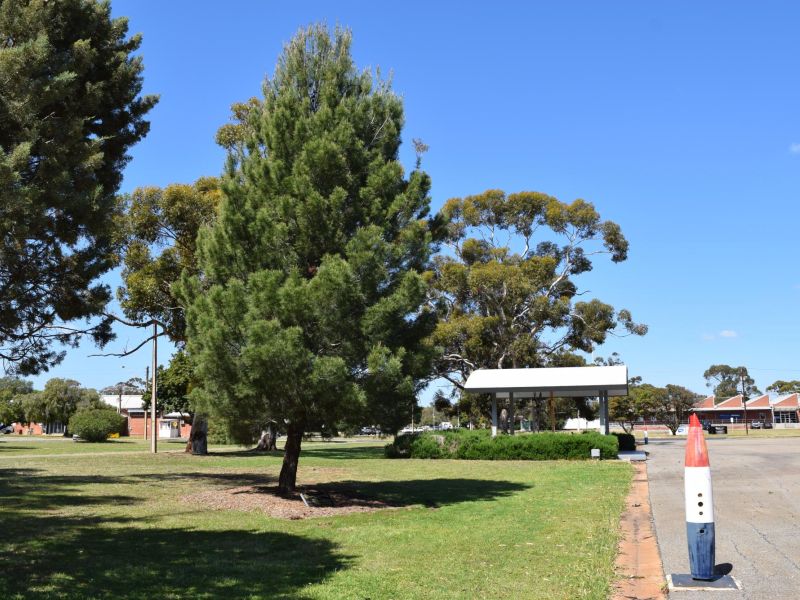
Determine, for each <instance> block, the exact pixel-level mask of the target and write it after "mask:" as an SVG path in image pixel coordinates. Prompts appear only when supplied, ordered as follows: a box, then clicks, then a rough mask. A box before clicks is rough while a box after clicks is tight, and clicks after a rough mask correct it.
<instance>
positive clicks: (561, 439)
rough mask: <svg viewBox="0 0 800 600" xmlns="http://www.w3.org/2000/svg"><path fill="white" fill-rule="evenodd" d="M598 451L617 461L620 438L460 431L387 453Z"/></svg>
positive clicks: (527, 456) (524, 456) (418, 438)
mask: <svg viewBox="0 0 800 600" xmlns="http://www.w3.org/2000/svg"><path fill="white" fill-rule="evenodd" d="M592 448H599V450H600V457H601V458H617V452H618V449H619V445H618V441H617V438H616V437H615V436H613V435H608V436H606V435H601V434H599V433H597V432H594V431H592V432H584V433H583V434H572V433H552V432H543V433H536V434H520V435H513V436H511V435H498V436H497V437H495V438H492V437H491V434H490V432H489V431H488V430H485V429H484V430H477V431H469V430H457V431H442V432H424V433H414V434H406V435H401V436H398V437H397V438H395V441H394V442H393V443H391V444H387V445H386V447H385V449H384V452H385V455H386V456H387V457H388V458H459V459H464V460H558V459H568V460H582V459H588V458H591V450H592Z"/></svg>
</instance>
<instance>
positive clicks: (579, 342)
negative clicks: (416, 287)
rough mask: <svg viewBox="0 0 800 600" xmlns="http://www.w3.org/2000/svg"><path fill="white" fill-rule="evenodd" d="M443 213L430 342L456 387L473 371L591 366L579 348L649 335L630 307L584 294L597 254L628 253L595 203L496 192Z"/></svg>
mask: <svg viewBox="0 0 800 600" xmlns="http://www.w3.org/2000/svg"><path fill="white" fill-rule="evenodd" d="M442 213H443V217H444V219H446V222H447V229H446V232H447V233H446V246H447V251H445V252H443V253H442V254H441V255H439V256H437V257H436V259H435V261H434V269H433V271H432V272H431V273H430V274H429V281H430V284H431V288H432V293H433V302H434V305H435V307H436V310H437V312H438V313H439V314H440V316H441V320H440V321H439V323H438V325H437V327H436V330H435V332H434V334H433V336H432V338H431V339H432V343H433V344H435V345H437V346H438V347H440V348H442V349H443V352H442V354H441V358H440V360H439V361H438V364H437V371H438V374H439V375H440V376H441V377H443V378H445V379H447V380H448V381H450V382H451V383H452V384H453V385H455V386H456V388H457V389H463V385H464V383H465V381H466V379H467V377H468V376H469V374H470V373H471V372H472V371H473V370H474V369H478V368H492V369H505V368H515V367H546V366H574V365H580V364H585V361H584V360H583V358H582V357H580V356H579V355H576V354H575V352H576V351H583V352H587V353H589V352H592V351H593V350H594V349H595V348H596V347H597V346H598V345H600V344H602V343H603V342H605V341H606V338H607V336H608V335H610V334H613V335H631V334H633V335H644V334H645V333H646V332H647V327H646V326H645V325H642V324H638V323H635V322H634V320H633V318H632V316H631V313H630V312H629V311H628V310H626V309H621V310H617V309H615V308H614V307H613V306H611V305H609V304H606V303H604V302H602V301H600V300H598V299H586V300H584V299H582V297H583V295H584V293H585V292H584V291H581V289H580V288H579V287H578V282H577V278H578V276H580V275H581V274H583V273H586V272H588V271H590V270H591V269H592V266H593V263H592V261H593V260H594V259H596V257H598V256H600V255H607V256H608V257H609V258H610V259H611V261H612V262H614V263H618V262H621V261H624V260H625V259H626V258H627V255H628V242H627V240H626V239H625V237H624V236H623V234H622V231H621V229H620V227H619V226H618V225H617V224H616V223H614V222H612V221H603V220H602V219H601V218H600V215H599V214H598V212H597V210H596V209H595V208H594V206H593V205H592V204H590V203H588V202H586V201H584V200H575V201H574V202H571V203H569V204H568V203H565V202H561V201H559V200H558V199H556V198H554V197H552V196H548V195H546V194H543V193H540V192H519V193H514V194H506V193H505V192H503V191H500V190H489V191H486V192H484V193H482V194H479V195H476V196H468V197H465V198H454V199H451V200H449V201H448V202H447V203H446V204H445V206H444V208H443V211H442ZM512 409H513V407H512ZM550 412H551V413H552V412H553V411H552V410H551V411H550ZM551 420H552V419H551Z"/></svg>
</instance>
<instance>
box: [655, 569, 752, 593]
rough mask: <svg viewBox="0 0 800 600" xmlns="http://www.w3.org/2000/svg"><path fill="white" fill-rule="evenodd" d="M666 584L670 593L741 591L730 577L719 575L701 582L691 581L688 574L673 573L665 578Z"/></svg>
mask: <svg viewBox="0 0 800 600" xmlns="http://www.w3.org/2000/svg"><path fill="white" fill-rule="evenodd" d="M667 583H668V584H669V591H671V592H680V591H687V592H715V591H719V592H724V591H730V590H734V591H735V590H740V589H742V588H741V586H740V585H739V582H738V581H736V580H735V579H734V578H733V577H731V576H730V575H720V576H719V577H718V578H716V579H712V580H710V581H703V580H702V579H693V578H692V576H691V575H690V574H688V573H686V574H675V573H673V574H671V575H669V576H668V577H667Z"/></svg>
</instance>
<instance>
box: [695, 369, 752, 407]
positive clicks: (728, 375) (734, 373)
mask: <svg viewBox="0 0 800 600" xmlns="http://www.w3.org/2000/svg"><path fill="white" fill-rule="evenodd" d="M703 378H704V379H705V380H706V386H707V387H713V388H714V395H715V396H716V399H717V402H719V401H722V400H725V399H726V398H730V397H731V396H738V395H739V394H742V393H743V395H744V399H745V400H748V399H749V398H751V397H753V396H758V395H759V394H761V392H760V391H759V389H758V387H756V382H755V380H754V379H753V378H752V377H750V374H749V373H748V372H747V367H732V366H730V365H711V366H710V367H708V369H706V370H705V372H704V373H703Z"/></svg>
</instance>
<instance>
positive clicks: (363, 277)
mask: <svg viewBox="0 0 800 600" xmlns="http://www.w3.org/2000/svg"><path fill="white" fill-rule="evenodd" d="M350 46H351V35H350V33H349V32H348V31H343V30H340V29H337V30H336V31H335V32H333V33H331V32H329V31H328V30H327V29H326V28H325V27H322V26H312V27H310V28H308V29H304V30H301V31H300V32H299V33H298V34H297V35H296V36H295V37H294V38H293V39H292V40H291V42H289V43H288V44H287V45H286V46H285V48H284V51H283V54H282V55H281V57H280V59H279V60H278V64H277V66H276V69H275V72H274V75H273V76H272V77H271V78H269V79H268V80H267V81H266V82H265V84H264V88H263V92H264V97H263V100H252V101H250V102H249V103H247V104H240V105H236V106H235V107H234V119H235V120H236V124H235V125H230V126H227V127H225V128H223V129H222V130H221V131H220V134H219V138H218V139H220V141H222V142H223V143H225V142H226V140H231V139H232V140H234V141H233V142H230V143H228V144H227V145H228V148H229V157H228V163H227V169H226V175H225V178H224V181H223V186H222V188H223V193H224V198H223V201H222V205H221V207H220V214H219V219H218V221H217V222H216V224H215V225H214V226H212V227H210V228H207V229H205V230H202V231H201V233H200V236H199V238H198V265H199V269H200V274H199V275H198V276H195V277H189V276H187V277H185V278H184V279H183V280H182V289H183V293H184V295H185V298H186V302H187V305H188V309H187V334H188V345H187V349H188V351H189V354H190V355H191V357H192V360H193V361H194V364H195V366H196V370H197V374H198V377H199V380H200V385H199V386H198V387H197V388H195V389H194V390H192V397H193V399H196V400H197V401H198V402H201V401H202V402H205V403H207V405H208V406H210V407H211V409H212V410H213V412H214V413H215V414H216V415H219V416H221V417H222V418H224V419H225V420H226V421H227V422H228V423H229V424H230V425H231V427H230V429H231V432H232V433H236V432H237V431H242V430H245V431H247V430H252V428H247V427H245V428H241V427H238V426H237V425H240V424H242V423H247V422H251V423H265V422H268V421H270V420H276V421H279V422H281V423H283V424H284V426H285V429H286V432H287V441H286V445H285V450H284V460H283V466H282V468H281V473H280V478H279V491H280V492H281V493H284V494H288V493H291V492H292V491H293V490H294V489H295V486H296V478H297V465H298V460H299V456H300V448H301V442H302V438H303V435H304V433H306V432H309V431H322V432H328V433H332V432H334V431H336V430H337V428H338V427H340V426H342V425H343V424H345V423H348V422H349V423H351V424H352V423H354V422H355V423H357V422H358V421H361V422H362V423H363V422H370V423H379V424H380V425H381V427H383V428H384V429H386V430H387V431H391V430H396V429H398V428H399V426H401V425H402V424H403V423H404V420H405V419H407V413H408V409H409V407H410V406H412V405H413V403H414V402H415V397H416V392H417V391H418V390H419V388H420V387H421V385H422V380H423V379H424V378H425V377H426V376H428V375H429V373H430V364H431V362H432V360H433V352H434V350H433V348H432V347H431V346H430V345H429V344H427V343H425V340H426V338H427V337H428V336H429V335H430V334H431V332H432V331H433V327H434V325H435V315H434V314H433V313H432V312H431V311H430V310H429V308H428V307H427V306H426V293H427V287H426V284H425V281H424V278H423V276H422V273H423V272H424V271H425V270H426V269H427V268H428V267H429V261H430V257H431V254H432V252H433V250H434V247H433V244H434V239H435V234H434V232H435V231H436V229H437V225H436V223H437V222H436V220H435V219H430V218H429V216H428V215H429V205H430V199H429V196H428V191H429V188H430V180H429V177H428V176H427V175H426V174H425V173H424V172H422V171H421V170H420V168H419V161H418V163H417V168H415V169H414V170H413V171H411V172H410V173H409V175H408V176H406V175H405V173H404V170H403V167H402V166H401V164H400V162H399V160H398V150H399V147H400V143H401V138H400V131H401V128H402V126H403V107H402V102H401V100H400V98H399V97H398V96H396V95H395V94H394V93H393V92H392V91H391V88H390V85H389V83H387V82H385V81H381V80H380V79H379V78H378V77H373V75H372V74H371V73H370V72H368V71H358V70H357V69H356V67H355V65H354V63H353V60H352V58H351V54H350ZM246 441H252V440H246Z"/></svg>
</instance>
